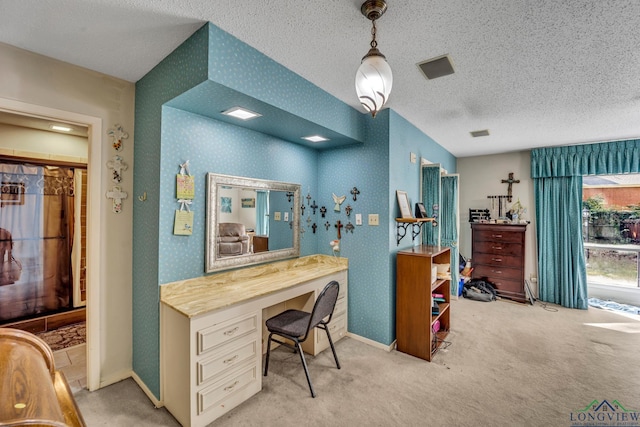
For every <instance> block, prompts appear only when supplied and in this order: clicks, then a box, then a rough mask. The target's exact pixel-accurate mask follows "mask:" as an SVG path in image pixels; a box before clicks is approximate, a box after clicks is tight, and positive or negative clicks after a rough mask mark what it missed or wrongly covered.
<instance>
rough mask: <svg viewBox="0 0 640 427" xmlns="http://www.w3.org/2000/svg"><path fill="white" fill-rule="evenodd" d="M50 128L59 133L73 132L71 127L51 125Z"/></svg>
mask: <svg viewBox="0 0 640 427" xmlns="http://www.w3.org/2000/svg"><path fill="white" fill-rule="evenodd" d="M49 128H50V129H51V130H57V131H58V132H71V131H72V130H73V129H72V128H70V127H69V126H62V125H50V126H49Z"/></svg>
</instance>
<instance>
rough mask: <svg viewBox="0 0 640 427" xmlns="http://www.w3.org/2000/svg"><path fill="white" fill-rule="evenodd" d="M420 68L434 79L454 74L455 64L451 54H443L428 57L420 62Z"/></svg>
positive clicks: (428, 77) (429, 78)
mask: <svg viewBox="0 0 640 427" xmlns="http://www.w3.org/2000/svg"><path fill="white" fill-rule="evenodd" d="M417 65H418V68H420V71H422V74H424V76H425V77H426V78H427V79H428V80H433V79H437V78H438V77H442V76H447V75H449V74H453V73H454V71H453V64H452V63H451V59H450V58H449V55H442V56H438V57H436V58H431V59H427V60H426V61H423V62H419V63H418V64H417Z"/></svg>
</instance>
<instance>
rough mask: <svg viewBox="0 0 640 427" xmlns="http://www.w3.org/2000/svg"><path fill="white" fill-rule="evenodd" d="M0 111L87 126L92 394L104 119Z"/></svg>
mask: <svg viewBox="0 0 640 427" xmlns="http://www.w3.org/2000/svg"><path fill="white" fill-rule="evenodd" d="M0 111H1V112H8V113H12V114H15V115H18V116H22V117H27V118H31V117H33V118H38V119H42V120H48V121H61V122H66V123H69V124H72V125H77V126H84V127H86V128H87V133H88V157H87V183H88V186H87V227H86V235H87V244H86V259H87V266H86V272H85V274H86V293H87V307H86V319H87V335H86V339H87V344H86V366H87V383H86V384H87V388H88V389H89V390H90V391H93V390H97V389H98V388H100V365H101V359H100V354H101V341H102V340H101V333H100V318H101V316H100V314H101V313H100V312H101V310H100V307H101V300H100V294H101V292H100V269H99V264H98V261H97V260H99V259H100V258H101V246H100V241H101V238H100V237H101V229H100V224H101V215H102V214H101V202H102V198H101V197H100V195H101V190H100V189H101V184H100V183H101V171H100V165H101V164H102V150H101V143H102V133H103V129H102V119H101V118H99V117H95V116H89V115H86V114H79V113H74V112H70V111H65V110H59V109H55V108H50V107H43V106H39V105H35V104H29V103H25V102H21V101H15V100H11V99H6V98H0Z"/></svg>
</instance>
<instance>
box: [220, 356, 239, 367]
mask: <svg viewBox="0 0 640 427" xmlns="http://www.w3.org/2000/svg"><path fill="white" fill-rule="evenodd" d="M237 358H238V355H237V354H236V355H235V356H233V357H230V358H228V359H225V360H224V361H222V363H224V364H225V365H226V364H227V363H231V362H235V361H236V359H237Z"/></svg>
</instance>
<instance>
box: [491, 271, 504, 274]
mask: <svg viewBox="0 0 640 427" xmlns="http://www.w3.org/2000/svg"><path fill="white" fill-rule="evenodd" d="M491 272H492V273H496V274H502V271H500V270H491Z"/></svg>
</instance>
